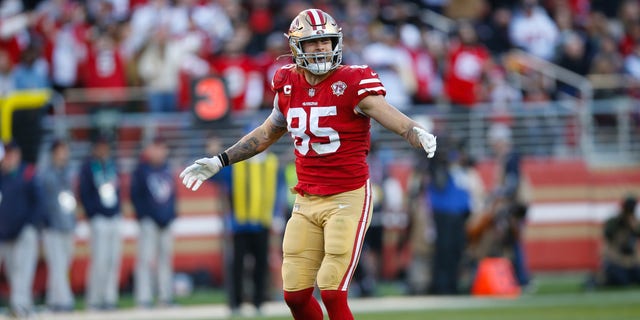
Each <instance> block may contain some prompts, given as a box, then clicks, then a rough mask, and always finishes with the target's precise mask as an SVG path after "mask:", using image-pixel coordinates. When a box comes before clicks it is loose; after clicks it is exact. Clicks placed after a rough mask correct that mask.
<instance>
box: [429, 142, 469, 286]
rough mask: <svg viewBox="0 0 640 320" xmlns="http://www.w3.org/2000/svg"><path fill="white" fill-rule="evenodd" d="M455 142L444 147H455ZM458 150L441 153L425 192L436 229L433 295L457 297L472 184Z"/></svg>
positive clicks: (435, 161) (430, 173)
mask: <svg viewBox="0 0 640 320" xmlns="http://www.w3.org/2000/svg"><path fill="white" fill-rule="evenodd" d="M454 141H455V140H452V141H449V143H448V144H447V145H455V143H453V142H454ZM462 159H463V158H462V155H461V150H460V149H459V148H458V147H452V148H450V149H448V150H447V149H445V150H440V152H439V153H438V156H436V157H435V158H434V161H433V163H432V164H431V165H430V167H429V180H428V181H429V184H428V187H427V189H426V192H427V196H428V201H429V204H430V208H431V211H432V216H433V222H434V225H435V232H436V237H435V244H434V245H435V247H434V252H433V267H432V276H431V281H432V282H431V289H430V292H431V293H433V294H457V293H459V289H460V288H459V282H458V280H459V277H460V272H461V267H462V264H461V263H462V255H463V252H464V249H465V247H466V238H465V223H466V221H467V219H468V218H469V216H470V214H471V206H472V195H471V188H472V186H471V180H470V179H469V176H468V174H467V172H466V171H465V169H464V168H463V164H462Z"/></svg>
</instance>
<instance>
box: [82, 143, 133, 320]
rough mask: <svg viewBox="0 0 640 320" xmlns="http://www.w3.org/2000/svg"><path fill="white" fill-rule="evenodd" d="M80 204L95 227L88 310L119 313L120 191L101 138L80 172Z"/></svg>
mask: <svg viewBox="0 0 640 320" xmlns="http://www.w3.org/2000/svg"><path fill="white" fill-rule="evenodd" d="M78 188H79V190H80V191H79V193H80V201H81V203H82V206H83V207H84V212H85V215H86V217H87V219H88V220H89V224H90V227H91V244H90V246H91V258H90V259H91V261H90V263H89V269H88V273H87V290H86V306H87V308H88V309H91V310H111V309H115V307H116V303H117V302H118V284H119V281H120V260H121V258H122V257H121V256H120V253H121V249H122V237H121V234H120V224H121V211H120V188H119V178H118V171H117V167H116V163H115V161H114V160H113V159H112V158H111V146H110V144H109V140H108V139H106V138H104V137H98V138H97V139H96V140H95V141H94V143H93V146H92V151H91V155H90V156H89V157H88V158H87V159H86V160H85V161H84V163H83V164H82V167H81V168H80V182H79V186H78Z"/></svg>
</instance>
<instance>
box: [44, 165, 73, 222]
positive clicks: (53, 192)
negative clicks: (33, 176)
mask: <svg viewBox="0 0 640 320" xmlns="http://www.w3.org/2000/svg"><path fill="white" fill-rule="evenodd" d="M39 177H40V181H41V183H42V190H43V202H44V207H43V209H44V218H45V225H46V227H47V228H50V229H53V230H57V231H61V232H73V230H74V229H75V226H76V203H75V195H74V194H73V191H72V190H73V188H72V185H73V184H72V177H71V172H70V170H69V167H64V168H57V167H55V166H53V165H51V164H49V165H48V166H46V167H45V168H44V169H43V170H42V171H41V172H40V174H39Z"/></svg>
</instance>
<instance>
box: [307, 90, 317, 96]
mask: <svg viewBox="0 0 640 320" xmlns="http://www.w3.org/2000/svg"><path fill="white" fill-rule="evenodd" d="M315 95H316V89H314V88H311V89H309V97H313V96H315Z"/></svg>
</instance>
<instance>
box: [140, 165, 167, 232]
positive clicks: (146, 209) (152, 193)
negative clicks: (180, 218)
mask: <svg viewBox="0 0 640 320" xmlns="http://www.w3.org/2000/svg"><path fill="white" fill-rule="evenodd" d="M131 202H132V203H133V207H134V209H135V213H136V217H137V218H138V219H142V218H144V217H149V218H151V219H152V220H153V221H154V222H155V223H156V224H157V225H158V226H160V227H162V228H164V227H166V226H168V225H169V224H170V223H171V222H172V221H173V220H174V219H175V218H176V187H175V180H174V176H173V173H172V172H171V170H170V169H169V166H168V165H166V164H164V165H162V166H152V165H151V164H149V163H147V162H144V161H141V162H140V163H139V164H138V166H137V167H136V169H135V170H134V171H133V174H132V175H131Z"/></svg>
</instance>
